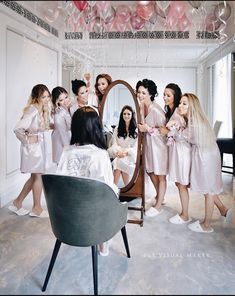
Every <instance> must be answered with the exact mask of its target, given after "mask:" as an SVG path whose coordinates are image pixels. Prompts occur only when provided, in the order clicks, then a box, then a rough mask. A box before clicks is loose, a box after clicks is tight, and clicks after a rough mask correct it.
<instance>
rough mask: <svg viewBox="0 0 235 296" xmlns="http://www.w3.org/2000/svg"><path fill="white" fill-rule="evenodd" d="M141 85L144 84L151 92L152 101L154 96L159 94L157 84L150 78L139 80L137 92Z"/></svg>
mask: <svg viewBox="0 0 235 296" xmlns="http://www.w3.org/2000/svg"><path fill="white" fill-rule="evenodd" d="M140 86H143V87H144V88H146V89H147V90H148V92H149V94H150V99H151V101H154V98H155V97H157V96H158V92H157V86H156V83H155V82H154V81H152V80H150V79H143V80H142V81H141V80H139V81H138V82H137V84H136V87H135V88H136V92H138V89H139V87H140Z"/></svg>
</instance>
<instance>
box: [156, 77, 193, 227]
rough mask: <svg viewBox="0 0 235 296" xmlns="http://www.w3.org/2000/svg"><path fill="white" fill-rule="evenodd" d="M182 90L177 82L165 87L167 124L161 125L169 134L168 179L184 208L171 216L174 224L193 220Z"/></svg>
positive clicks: (188, 146) (164, 132) (189, 146)
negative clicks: (190, 206) (190, 209)
mask: <svg viewBox="0 0 235 296" xmlns="http://www.w3.org/2000/svg"><path fill="white" fill-rule="evenodd" d="M181 96H182V92H181V89H180V87H179V86H178V85H177V84H175V83H169V84H167V85H166V87H165V89H164V94H163V99H164V101H165V108H164V109H165V111H166V120H167V124H166V126H165V127H160V132H161V133H162V134H163V135H166V136H167V145H168V147H169V175H168V180H169V181H171V182H174V183H175V185H176V186H177V188H178V191H179V196H180V201H181V206H182V210H181V213H180V214H176V215H175V216H173V217H171V218H170V219H169V221H170V222H171V223H173V224H184V223H188V222H190V221H191V218H189V216H188V206H189V192H188V186H189V182H190V181H189V176H190V168H191V144H190V143H189V142H188V141H187V140H188V138H187V128H186V121H185V119H184V117H183V116H181V115H179V112H178V109H177V107H178V106H179V103H180V99H181Z"/></svg>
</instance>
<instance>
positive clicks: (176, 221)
mask: <svg viewBox="0 0 235 296" xmlns="http://www.w3.org/2000/svg"><path fill="white" fill-rule="evenodd" d="M191 221H192V218H190V217H189V218H188V220H184V219H182V218H181V217H180V215H179V214H176V215H175V216H173V217H171V218H170V219H169V222H171V223H172V224H185V223H188V222H191Z"/></svg>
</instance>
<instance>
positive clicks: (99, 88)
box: [95, 73, 113, 111]
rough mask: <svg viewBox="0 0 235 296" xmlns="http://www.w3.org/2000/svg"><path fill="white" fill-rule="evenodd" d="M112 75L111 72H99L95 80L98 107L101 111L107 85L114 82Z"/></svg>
mask: <svg viewBox="0 0 235 296" xmlns="http://www.w3.org/2000/svg"><path fill="white" fill-rule="evenodd" d="M112 81H113V80H112V77H111V76H110V75H109V74H105V73H104V74H99V75H97V76H96V80H95V95H96V98H97V104H96V106H97V108H98V110H99V111H100V106H101V101H102V98H103V95H104V93H105V91H106V89H107V87H108V86H109V85H110V84H111V83H112Z"/></svg>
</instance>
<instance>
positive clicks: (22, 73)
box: [0, 12, 62, 207]
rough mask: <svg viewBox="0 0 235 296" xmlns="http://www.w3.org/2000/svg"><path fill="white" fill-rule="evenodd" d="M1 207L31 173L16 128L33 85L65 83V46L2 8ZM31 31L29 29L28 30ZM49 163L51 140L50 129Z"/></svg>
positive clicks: (49, 86)
mask: <svg viewBox="0 0 235 296" xmlns="http://www.w3.org/2000/svg"><path fill="white" fill-rule="evenodd" d="M0 18H1V25H0V37H1V38H0V39H1V45H0V59H1V68H0V89H1V109H0V137H1V142H0V207H2V206H4V205H5V204H6V203H8V202H9V201H10V200H12V199H13V198H15V197H16V196H17V195H18V193H19V191H20V190H21V188H22V186H23V184H24V181H25V180H26V179H27V177H28V176H29V175H28V174H21V173H20V171H19V166H20V143H19V141H18V140H17V139H16V137H15V135H14V133H13V128H14V126H15V125H16V123H17V121H18V120H19V119H20V117H21V115H22V109H23V107H24V106H25V105H26V103H27V100H28V98H29V95H30V92H31V90H32V87H33V86H34V85H35V84H38V83H43V84H45V85H47V86H48V88H49V89H50V90H51V89H52V88H53V87H55V86H56V85H58V84H60V83H61V76H62V75H61V70H62V62H61V56H62V54H61V46H60V45H59V44H58V43H56V41H53V42H52V40H53V38H52V39H50V38H51V37H50V38H47V37H46V36H44V35H43V34H42V33H40V32H37V31H35V30H33V29H30V28H29V27H27V30H26V26H25V25H24V24H23V23H22V22H20V21H18V20H17V19H14V18H11V17H9V16H7V15H4V14H2V13H1V12H0ZM26 31H27V32H26ZM47 139H48V141H47V142H48V145H47V152H48V153H47V154H48V164H50V161H51V146H50V145H51V142H50V134H49V133H48V137H47Z"/></svg>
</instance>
